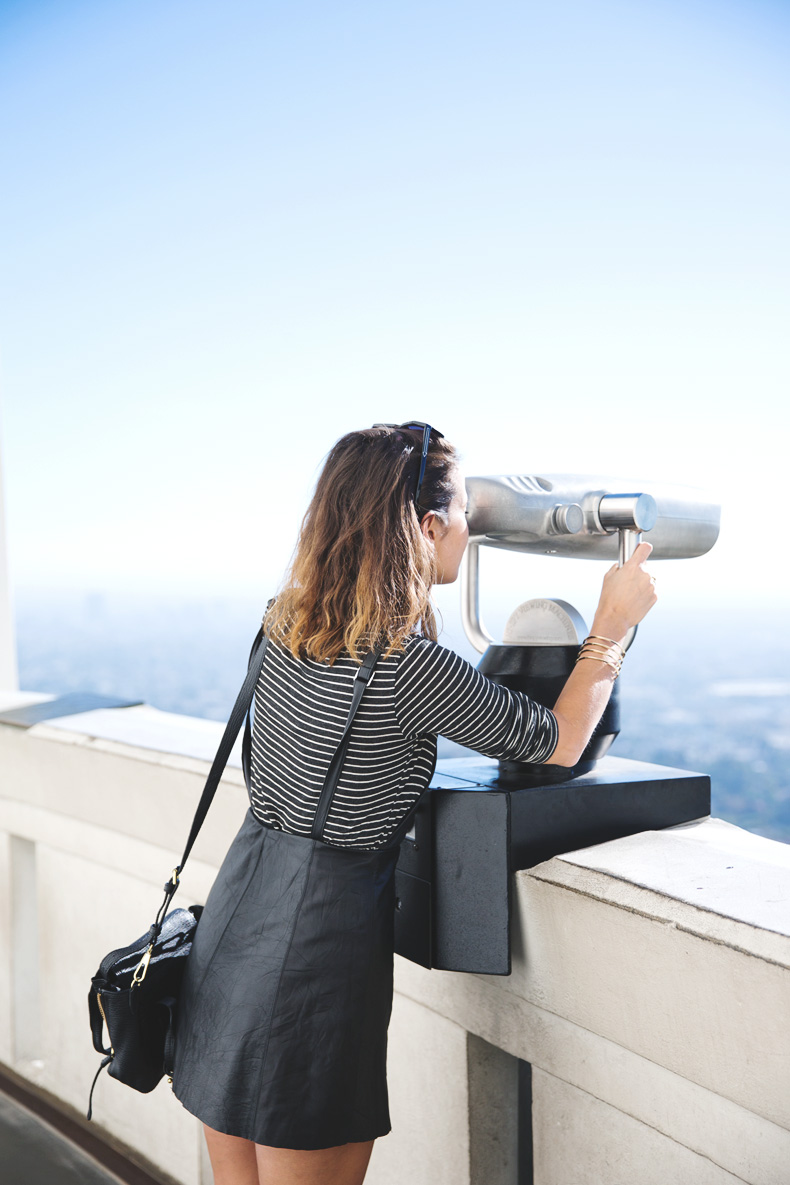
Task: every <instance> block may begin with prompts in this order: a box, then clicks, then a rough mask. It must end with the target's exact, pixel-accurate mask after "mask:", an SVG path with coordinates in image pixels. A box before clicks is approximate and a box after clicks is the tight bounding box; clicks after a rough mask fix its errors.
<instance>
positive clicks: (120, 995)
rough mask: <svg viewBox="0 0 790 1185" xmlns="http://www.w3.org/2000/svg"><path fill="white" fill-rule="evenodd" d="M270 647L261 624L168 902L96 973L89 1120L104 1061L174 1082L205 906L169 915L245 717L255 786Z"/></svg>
mask: <svg viewBox="0 0 790 1185" xmlns="http://www.w3.org/2000/svg"><path fill="white" fill-rule="evenodd" d="M267 645H268V639H267V638H266V637H265V635H264V633H263V629H260V630H259V631H258V634H257V636H256V638H255V641H254V643H253V646H252V650H251V652H250V661H249V666H248V669H247V676H246V678H245V680H244V683H243V684H242V687H241V690H240V691H239V694H238V696H237V698H236V702H235V704H234V705H233V710H232V711H231V714H230V718H229V720H228V723H227V725H226V726H225V731H224V733H223V734H222V740H221V741H220V743H219V748H218V749H217V754H216V756H215V758H214V761H213V762H212V765H211V769H210V770H209V774H208V777H207V779H206V785H205V787H204V790H203V793H202V794H201V796H200V801H199V803H198V805H197V810H196V811H195V817H194V819H193V820H192V827H191V828H190V832H189V837H188V839H187V842H186V847H185V848H184V854H183V855H182V857H181V862H180V864H178V865H177V866H176V867H175V868H174V869H173V871H172V873H171V874H170V879H169V880H168V881H167V882H166V884H165V886H164V892H165V896H164V900H163V902H162V904H161V906H160V907H159V911H158V913H157V915H156V917H155V918H154V921H153V923H152V924H151V926H150V928H149V929H148V930H147V931H146V932H145V934H143V935H142V936H141V937H140V938H138V939H136V940H135V941H134V942H131V943H129V945H128V946H122V947H118V948H117V949H116V950H112V951H110V953H109V954H108V955H105V957H104V958H103V959H102V961H101V963H100V964H99V969H98V971H97V972H96V974H95V975H94V976H93V977H92V979H91V987H90V992H89V993H88V1012H89V1016H90V1027H91V1034H92V1036H93V1047H94V1049H95V1050H96V1052H97V1053H101V1054H102V1055H103V1059H102V1062H101V1065H100V1066H99V1068H98V1070H97V1071H96V1075H95V1077H94V1079H93V1084H92V1086H91V1090H90V1097H89V1100H88V1119H90V1118H91V1116H92V1114H93V1091H94V1088H95V1086H96V1082H97V1081H98V1078H99V1075H100V1074H101V1072H102V1070H103V1069H104V1068H105V1067H108V1073H109V1074H110V1076H111V1077H112V1078H117V1079H118V1081H119V1082H123V1083H124V1084H125V1085H126V1086H131V1087H132V1089H134V1090H138V1091H141V1092H142V1093H143V1094H147V1093H148V1092H149V1091H152V1090H153V1089H154V1087H155V1086H156V1085H157V1084H158V1083H159V1082H160V1081H161V1079H162V1078H163V1077H164V1076H165V1075H167V1076H168V1078H170V1080H171V1081H172V1073H173V1060H174V1054H175V1021H176V1009H177V1005H178V995H179V991H180V987H181V980H182V977H183V974H184V966H185V964H186V959H187V957H188V955H189V952H190V950H191V948H192V941H193V939H194V936H195V929H196V927H197V925H198V922H199V920H200V915H201V913H202V910H203V907H202V905H190V906H189V908H188V909H174V910H171V911H170V912H169V913H168V909H169V907H170V903H171V901H172V900H173V897H174V895H175V892H176V890H177V889H178V885H179V880H180V877H181V873H182V871H183V868H184V865H185V864H186V862H187V859H188V857H189V853H190V852H191V850H192V846H193V844H194V842H195V840H196V839H197V836H198V832H199V831H200V828H201V827H202V826H203V823H204V821H205V818H206V815H207V814H208V809H209V807H210V806H211V802H212V799H213V798H214V794H215V792H216V789H217V786H218V785H219V781H220V778H221V777H222V773H223V771H224V769H225V766H226V765H227V762H228V758H229V757H230V753H231V750H232V748H233V745H234V743H235V741H236V737H237V736H238V734H239V730H240V728H241V725H242V723H243V722H244V723H245V728H244V740H243V743H242V768H243V770H244V780H245V782H246V785H247V789H248V791H249V789H250V764H251V755H252V728H251V723H250V710H251V708H252V702H253V697H254V695H255V686H256V684H257V682H258V678H259V676H260V673H261V668H262V666H263V660H264V656H265V654H266V647H267ZM380 653H381V651H380V650H372V651H371V652H370V653H369V654H368V655H366V656H365V658H364V660H363V662H362V664H361V666H360V667H359V669H358V670H357V672H356V674H355V676H354V686H353V692H352V697H351V706H350V709H349V713H348V718H347V720H346V724H345V728H344V730H343V735H342V737H341V739H340V743H339V744H338V747H337V749H336V751H335V753H334V756H333V757H332V760H331V762H330V764H329V769H328V771H327V775H326V779H325V781H324V785H323V787H322V790H321V795H320V798H319V803H318V810H317V812H316V819H315V824H314V827H313V835H314V836H315V835H317V834H320V829H319V831H316V826H319V825H320V827H321V828H322V827H323V825H324V823H325V822H326V817H327V815H328V813H329V808H330V805H331V803H332V798H333V797H334V793H335V788H336V787H337V783H338V780H339V778H340V771H341V769H342V766H343V761H344V759H345V755H346V749H347V748H348V741H349V733H350V730H351V724H352V722H353V720H354V716H355V715H356V712H357V709H358V708H359V704H360V701H361V699H362V694H363V692H364V690H365V687H366V686H367V684H368V682H369V680H370V678H371V675H372V673H373V668H374V666H375V664H376V662H377V660H378V657H379V654H380ZM105 1027H106V1029H107V1037H108V1040H109V1046H107V1047H105V1045H104V1043H103V1029H104V1028H105Z"/></svg>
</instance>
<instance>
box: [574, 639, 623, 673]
mask: <svg viewBox="0 0 790 1185" xmlns="http://www.w3.org/2000/svg"><path fill="white" fill-rule="evenodd" d="M582 658H591V659H595V661H596V662H602V663H605V664H606V665H607V666H609V667H611V668H612V670H613V671H614V677H615V679H616V678H617V676H618V675H619V674H620V668H621V666H622V665H623V659H624V658H625V651H624V650H623V648H622V646H621V645H620V644H619V642H615V641H613V639H612V638H602V637H601V636H600V635H599V634H590V636H589V637H587V638H585V640H584V641H583V642H582V644H581V646H580V647H579V653H578V654H577V656H576V661H577V662H578V661H579V659H582Z"/></svg>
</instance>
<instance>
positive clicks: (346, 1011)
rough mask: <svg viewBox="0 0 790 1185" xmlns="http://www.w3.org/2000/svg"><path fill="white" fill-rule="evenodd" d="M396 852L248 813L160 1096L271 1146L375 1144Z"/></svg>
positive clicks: (205, 918) (201, 943) (200, 946)
mask: <svg viewBox="0 0 790 1185" xmlns="http://www.w3.org/2000/svg"><path fill="white" fill-rule="evenodd" d="M398 850H399V849H398V847H391V848H385V849H381V850H378V851H375V852H365V851H360V850H358V849H350V848H337V847H331V846H329V845H328V844H325V843H323V842H322V841H320V840H313V839H308V838H304V837H302V836H298V835H291V834H289V833H288V832H285V831H275V830H272V829H271V828H268V827H264V826H263V825H262V824H261V823H259V822H258V820H257V819H256V818H255V816H254V815H253V814H252V811H249V812H248V813H247V816H246V818H245V820H244V823H243V824H242V827H241V829H240V831H239V833H238V835H237V836H236V838H235V839H234V841H233V843H232V844H231V847H230V849H229V851H228V854H227V856H226V857H225V860H224V862H223V864H222V867H221V868H220V870H219V872H218V874H217V878H216V881H215V882H214V885H213V887H212V889H211V893H210V894H209V898H208V901H207V902H206V907H205V909H204V911H203V915H202V917H201V919H200V923H199V925H198V927H197V931H196V934H195V941H194V944H193V947H192V951H191V953H190V955H189V958H188V960H187V965H186V969H185V974H184V981H183V987H182V991H181V996H180V999H179V1006H178V1028H177V1033H176V1052H175V1069H174V1073H173V1090H174V1092H175V1094H176V1097H177V1098H178V1099H180V1101H181V1102H182V1103H183V1105H184V1106H185V1107H186V1109H187V1110H188V1111H191V1112H192V1114H193V1115H196V1116H197V1117H198V1118H199V1119H201V1120H202V1121H203V1122H204V1123H206V1124H208V1126H209V1127H212V1128H214V1129H215V1130H216V1131H220V1132H225V1133H227V1134H228V1135H233V1136H242V1137H244V1138H245V1139H248V1140H254V1141H255V1143H257V1144H266V1145H269V1146H271V1147H276V1148H301V1149H315V1148H331V1147H335V1146H336V1145H339V1144H347V1143H351V1142H356V1141H362V1140H372V1139H375V1138H376V1137H377V1136H383V1135H386V1133H387V1132H388V1131H389V1130H390V1117H389V1108H388V1101H387V1079H386V1061H387V1026H388V1024H389V1018H390V1012H391V1009H392V962H393V921H394V908H395V890H394V872H395V863H396V861H397V858H398Z"/></svg>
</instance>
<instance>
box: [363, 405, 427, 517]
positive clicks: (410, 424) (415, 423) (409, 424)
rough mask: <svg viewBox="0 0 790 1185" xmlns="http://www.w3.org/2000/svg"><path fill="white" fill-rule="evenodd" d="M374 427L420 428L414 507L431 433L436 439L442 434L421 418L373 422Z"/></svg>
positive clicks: (417, 504)
mask: <svg viewBox="0 0 790 1185" xmlns="http://www.w3.org/2000/svg"><path fill="white" fill-rule="evenodd" d="M373 427H374V428H422V456H421V458H420V474H419V477H418V478H417V485H416V487H415V490H414V506H415V509H417V507H418V506H419V503H420V492H421V490H422V479H423V478H424V477H425V462H426V461H427V460H428V448H429V447H430V443H431V433H432V432H434V433H435V434H436V437H437V439H438V440H443V439H444V436H443V434H442V433H441V432H440V431H439V429H438V428H432V427H431V425H430V424H426V423H424V422H423V421H422V420H407V421H406V423H405V424H374V425H373Z"/></svg>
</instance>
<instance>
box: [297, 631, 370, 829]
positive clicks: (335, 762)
mask: <svg viewBox="0 0 790 1185" xmlns="http://www.w3.org/2000/svg"><path fill="white" fill-rule="evenodd" d="M380 654H381V650H371V652H370V654H366V655H365V657H364V659H363V660H362V665H361V666H360V668H359V669H358V671H357V672H356V674H355V675H354V690H353V692H352V695H351V707H350V708H349V710H348V718H347V720H346V725H345V728H344V729H343V735H342V736H341V738H340V743H339V744H338V746H337V749H336V750H335V754H334V757H333V758H332V760H331V761H330V763H329V769H328V770H327V774H326V778H325V780H324V785H323V787H322V789H321V796H320V798H319V799H318V807H317V808H316V812H315V818H314V819H313V826H312V829H311V831H310V835H311V836H312V838H313V839H320V838H321V836H322V834H323V831H324V826H325V824H326V817H327V815H328V814H329V808H330V806H331V805H332V799H333V798H334V796H335V790H336V789H337V783H338V781H339V779H340V771H341V769H342V768H343V762H344V761H345V759H346V750H347V749H348V742H349V733H350V732H351V725H352V724H353V722H354V717H355V716H356V714H357V708H358V707H359V705H360V701H361V700H362V695H363V692H364V690H365V688H366V687H367V685H368V683H369V682H370V680H371V677H372V675H373V668H374V667H375V665H376V663H377V662H378V660H379V656H380Z"/></svg>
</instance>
